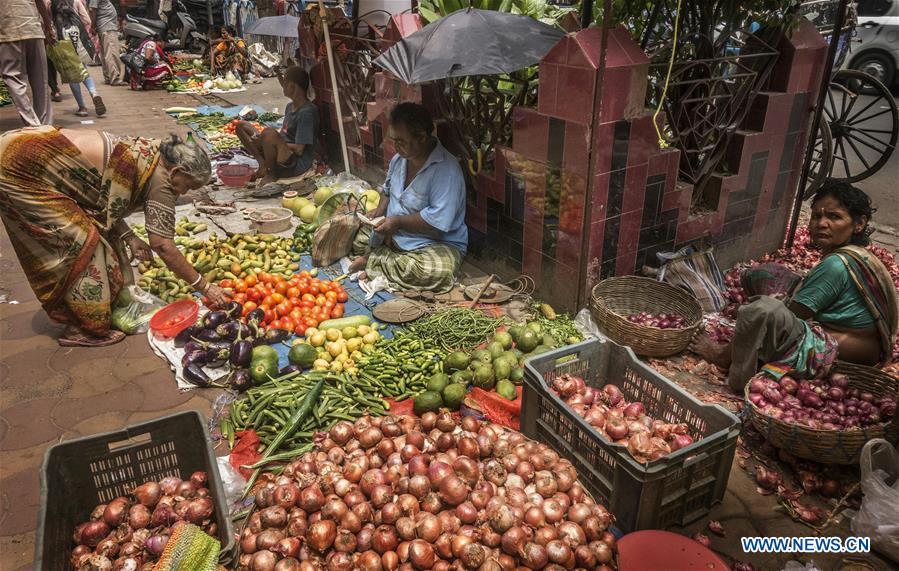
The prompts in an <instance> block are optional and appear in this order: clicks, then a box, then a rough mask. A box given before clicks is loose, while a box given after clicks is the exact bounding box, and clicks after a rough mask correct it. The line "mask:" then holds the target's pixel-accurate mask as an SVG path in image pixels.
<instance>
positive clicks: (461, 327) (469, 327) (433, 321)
mask: <svg viewBox="0 0 899 571" xmlns="http://www.w3.org/2000/svg"><path fill="white" fill-rule="evenodd" d="M502 323H503V320H502V319H499V318H495V317H488V316H487V315H484V313H483V312H482V311H478V310H476V309H468V308H465V307H452V308H449V309H444V310H441V311H438V312H436V313H432V314H431V315H429V316H427V317H423V318H421V319H419V320H418V321H416V322H414V323H412V324H411V325H410V326H409V327H407V331H410V332H412V333H414V334H415V335H416V336H418V337H419V338H421V339H430V340H432V341H433V342H435V343H436V344H437V345H438V346H439V347H441V348H442V349H444V350H445V351H447V352H451V351H471V350H473V349H474V348H476V347H477V346H478V345H480V344H481V343H484V342H485V341H487V339H489V338H490V337H492V336H493V334H494V333H496V328H497V327H499V326H500V325H502Z"/></svg>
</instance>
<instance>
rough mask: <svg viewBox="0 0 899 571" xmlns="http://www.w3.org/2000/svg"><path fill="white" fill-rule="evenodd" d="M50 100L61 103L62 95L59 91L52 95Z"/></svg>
mask: <svg viewBox="0 0 899 571" xmlns="http://www.w3.org/2000/svg"><path fill="white" fill-rule="evenodd" d="M50 100H51V101H56V102H57V103H59V102H60V101H62V93H60V92H58V91H57V92H56V93H53V94H51V95H50Z"/></svg>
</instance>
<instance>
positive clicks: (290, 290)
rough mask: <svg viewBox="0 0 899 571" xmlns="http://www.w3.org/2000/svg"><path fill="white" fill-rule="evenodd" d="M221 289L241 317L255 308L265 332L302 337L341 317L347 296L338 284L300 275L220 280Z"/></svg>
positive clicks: (274, 275)
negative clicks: (237, 305) (240, 308)
mask: <svg viewBox="0 0 899 571" xmlns="http://www.w3.org/2000/svg"><path fill="white" fill-rule="evenodd" d="M219 285H220V286H221V287H222V288H225V289H227V290H230V291H231V292H232V293H231V299H232V300H233V301H236V302H238V303H240V304H241V305H243V315H246V314H248V313H249V312H251V311H253V310H254V309H256V308H257V307H258V308H259V309H261V310H262V311H263V312H264V313H265V319H264V320H263V323H264V324H265V326H266V328H274V329H285V330H287V331H290V332H293V333H296V334H297V335H303V334H305V333H306V330H307V329H309V328H310V327H318V325H319V323H321V322H322V321H326V320H328V319H337V318H340V317H343V312H344V307H345V306H344V304H345V303H346V301H347V299H349V298H348V296H347V293H346V290H344V289H343V287H342V286H341V285H340V284H339V283H338V282H332V281H329V280H319V279H317V278H314V277H312V276H311V275H310V274H309V272H306V271H302V272H300V273H298V274H294V276H293V277H292V278H290V279H287V278H285V277H284V276H281V275H277V274H269V273H266V272H260V273H255V274H254V273H250V274H247V276H246V277H245V278H243V279H237V280H230V279H224V280H222V281H221V282H219Z"/></svg>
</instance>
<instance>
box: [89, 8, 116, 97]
mask: <svg viewBox="0 0 899 571" xmlns="http://www.w3.org/2000/svg"><path fill="white" fill-rule="evenodd" d="M89 6H90V14H91V22H92V23H93V28H94V30H96V32H97V34H99V36H100V48H101V50H102V53H103V79H104V81H106V83H108V84H109V85H125V66H124V65H123V64H122V60H121V58H120V56H121V55H122V44H121V42H120V41H119V15H118V13H117V12H116V9H115V6H114V5H113V3H112V0H90V4H89Z"/></svg>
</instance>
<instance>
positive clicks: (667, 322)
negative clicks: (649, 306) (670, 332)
mask: <svg viewBox="0 0 899 571" xmlns="http://www.w3.org/2000/svg"><path fill="white" fill-rule="evenodd" d="M627 320H628V321H630V322H631V323H636V324H637V325H645V326H647V327H658V328H659V329H683V328H684V326H685V325H686V322H687V321H686V319H685V318H684V316H683V315H680V314H678V313H659V314H658V315H656V314H653V313H647V312H645V311H641V312H640V313H632V314H630V315H628V316H627Z"/></svg>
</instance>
